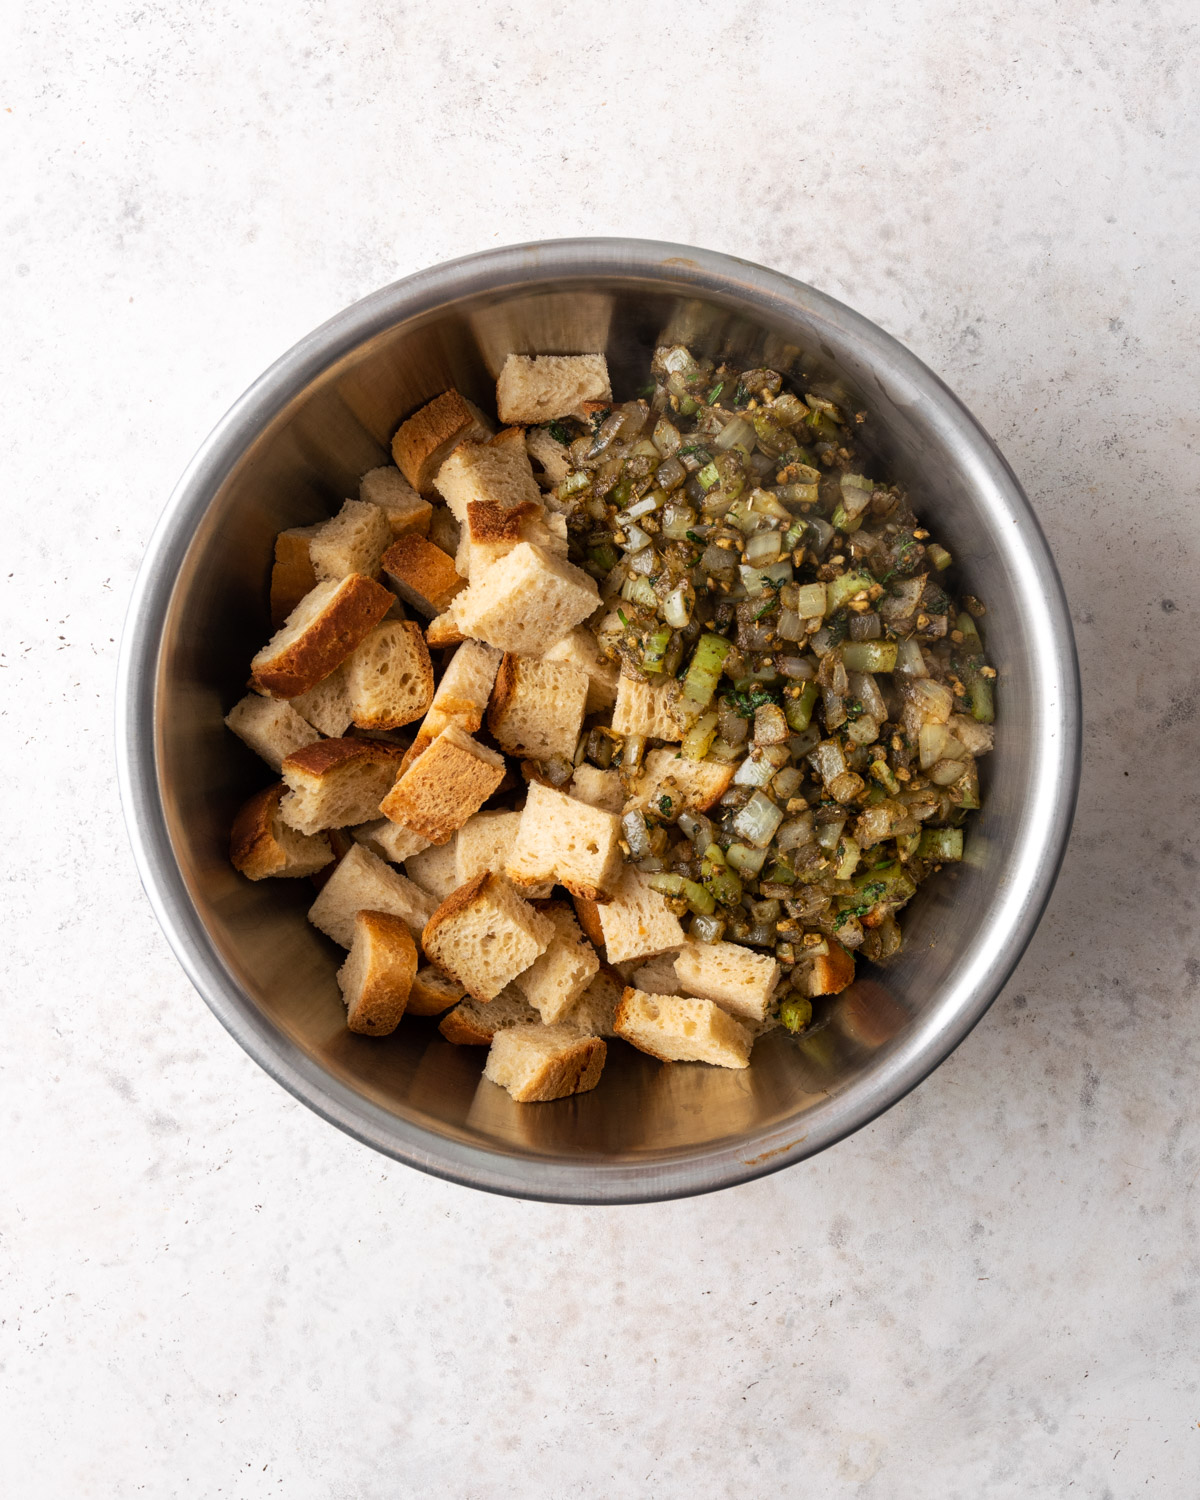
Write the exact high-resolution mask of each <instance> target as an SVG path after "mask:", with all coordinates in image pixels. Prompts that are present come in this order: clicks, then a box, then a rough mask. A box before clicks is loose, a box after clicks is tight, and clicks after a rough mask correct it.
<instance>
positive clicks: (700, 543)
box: [683, 531, 704, 547]
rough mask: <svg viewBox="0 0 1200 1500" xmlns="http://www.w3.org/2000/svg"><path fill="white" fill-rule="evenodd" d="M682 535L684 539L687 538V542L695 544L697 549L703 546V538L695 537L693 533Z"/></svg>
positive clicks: (687, 532)
mask: <svg viewBox="0 0 1200 1500" xmlns="http://www.w3.org/2000/svg"><path fill="white" fill-rule="evenodd" d="M683 534H684V536H685V537H687V539H688V541H689V542H695V544H696V546H697V547H703V546H704V538H703V537H700V536H697V535H696V533H695V532H694V531H685V532H684V533H683Z"/></svg>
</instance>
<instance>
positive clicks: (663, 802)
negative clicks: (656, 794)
mask: <svg viewBox="0 0 1200 1500" xmlns="http://www.w3.org/2000/svg"><path fill="white" fill-rule="evenodd" d="M658 810H659V812H660V813H662V814H663V816H664V817H665V816H666V815H667V814H668V813H669V812H670V811H671V799H670V797H668V796H667V794H666V793H665V792H664V793H663V795H662V796H661V797H660V798H659V799H658Z"/></svg>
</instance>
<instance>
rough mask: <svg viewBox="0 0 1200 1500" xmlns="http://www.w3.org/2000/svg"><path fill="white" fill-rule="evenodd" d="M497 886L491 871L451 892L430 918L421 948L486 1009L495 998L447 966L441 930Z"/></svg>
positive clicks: (426, 924) (422, 934)
mask: <svg viewBox="0 0 1200 1500" xmlns="http://www.w3.org/2000/svg"><path fill="white" fill-rule="evenodd" d="M495 882H496V877H495V875H493V874H492V872H491V871H490V870H483V871H481V872H480V873H479V874H478V875H476V876H475V878H474V879H473V880H468V881H467V883H466V885H460V886H459V888H458V889H457V890H456V891H451V892H450V894H449V895H448V896H447V897H446V899H445V900H444V901H443V902H442V904H441V905H440V906H439V907H438V908H437V910H436V911H435V912H434V914H433V916H431V917H430V919H429V921H428V922H426V923H425V928H424V930H423V932H422V933H421V947H422V948H423V949H424V950H425V952H426V953H427V954H428V956H429V957H430V958H431V959H433V960H434V962H435V963H436V964H437V966H438V967H439V968H440V969H444V970H445V971H446V973H447V974H449V975H450V977H451V979H453V980H454V981H455V983H456V984H461V985H462V987H463V989H464V990H466V992H467V994H468V995H470V996H471V998H472V999H473V1000H478V1001H479V1002H480V1003H481V1004H484V1005H486V1004H487V1003H488V1002H489V1001H491V1000H492V999H493V998H494V997H493V996H491V995H481V994H479V993H478V992H477V991H476V990H473V989H472V988H471V986H470V985H469V984H468V983H467V981H466V979H464V978H463V976H462V975H461V974H458V973H456V972H455V970H454V966H453V965H452V964H449V963H447V962H446V959H445V956H444V955H443V954H440V953H439V952H438V930H439V929H440V928H442V927H444V926H445V925H446V923H447V922H450V921H453V919H454V918H455V917H457V916H459V915H460V914H461V913H462V912H464V911H468V910H469V909H470V908H471V907H472V906H474V904H475V903H476V901H477V900H478V899H479V898H480V897H481V896H483V895H486V893H487V892H488V891H489V890H490V889H491V887H492V886H493V885H494V884H495Z"/></svg>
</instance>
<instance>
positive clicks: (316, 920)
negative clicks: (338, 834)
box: [308, 844, 437, 948]
mask: <svg viewBox="0 0 1200 1500" xmlns="http://www.w3.org/2000/svg"><path fill="white" fill-rule="evenodd" d="M436 906H437V903H436V902H435V901H434V900H433V898H432V897H431V896H429V895H427V894H426V892H424V891H423V890H421V888H420V887H419V886H416V885H414V884H413V883H412V881H411V880H406V879H405V878H404V876H403V875H401V873H400V872H399V870H393V869H392V867H391V865H387V864H384V862H383V860H381V859H380V858H379V857H378V855H375V854H372V853H371V851H370V850H369V849H368V848H366V846H365V845H363V844H354V845H353V846H352V847H351V849H350V852H349V853H348V854H346V855H345V856H344V857H343V858H342V860H341V862H340V863H339V864H338V866H337V868H336V869H335V870H334V872H333V874H332V875H331V876H330V877H329V879H328V880H327V881H326V882H325V884H324V885H323V886H322V887H321V891H320V894H319V895H318V896H317V899H316V900H315V901H314V902H313V904H312V906H311V907H310V908H309V913H308V920H309V921H310V922H311V923H312V924H313V926H314V927H319V928H320V930H321V931H322V932H323V933H325V935H326V936H327V937H331V938H332V939H333V941H334V942H335V943H340V944H341V946H342V947H343V948H349V947H350V945H351V943H352V942H353V941H354V917H355V913H356V912H360V911H383V912H389V913H390V914H391V915H392V916H393V917H399V918H400V920H401V921H402V922H403V923H404V925H405V926H406V927H407V928H408V930H409V931H410V932H411V933H412V934H413V935H414V937H416V936H417V935H418V934H419V933H420V932H421V930H422V929H423V927H424V926H425V923H426V922H427V921H428V920H429V918H430V917H431V916H432V915H433V912H434V909H435V908H436Z"/></svg>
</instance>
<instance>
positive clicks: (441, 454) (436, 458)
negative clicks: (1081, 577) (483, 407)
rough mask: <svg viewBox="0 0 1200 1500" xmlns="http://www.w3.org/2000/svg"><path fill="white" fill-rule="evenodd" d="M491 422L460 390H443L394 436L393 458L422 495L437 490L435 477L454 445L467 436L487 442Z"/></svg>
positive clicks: (401, 426)
mask: <svg viewBox="0 0 1200 1500" xmlns="http://www.w3.org/2000/svg"><path fill="white" fill-rule="evenodd" d="M491 432H492V429H491V424H490V423H489V422H488V420H487V418H486V417H485V416H484V415H483V413H482V412H481V411H480V410H479V409H478V407H475V406H472V404H471V403H470V402H469V401H468V400H466V399H465V397H463V396H460V395H459V393H458V392H457V391H443V392H442V394H441V395H440V396H435V397H434V399H433V400H432V401H430V402H428V403H427V404H426V405H425V406H423V407H422V408H421V409H420V411H418V412H416V413H414V415H413V416H411V417H409V419H408V421H407V422H402V423H401V424H400V427H399V429H398V431H397V433H396V436H395V437H394V438H393V439H392V457H393V458H394V459H395V460H396V464H397V466H398V468H399V469H400V472H401V473H402V474H403V475H404V477H405V479H407V480H408V482H409V484H411V485H412V487H413V489H414V490H416V491H417V493H418V494H420V495H430V494H432V493H433V480H434V476H435V475H436V474H437V472H438V470H439V469H440V468H441V466H442V464H443V463H444V462H445V461H446V459H447V458H448V457H449V456H450V454H451V452H452V451H453V450H454V448H455V447H456V446H457V445H458V444H459V443H461V442H462V441H463V440H464V439H465V438H473V439H476V440H477V441H484V440H486V439H487V438H488V437H490V436H491Z"/></svg>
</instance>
